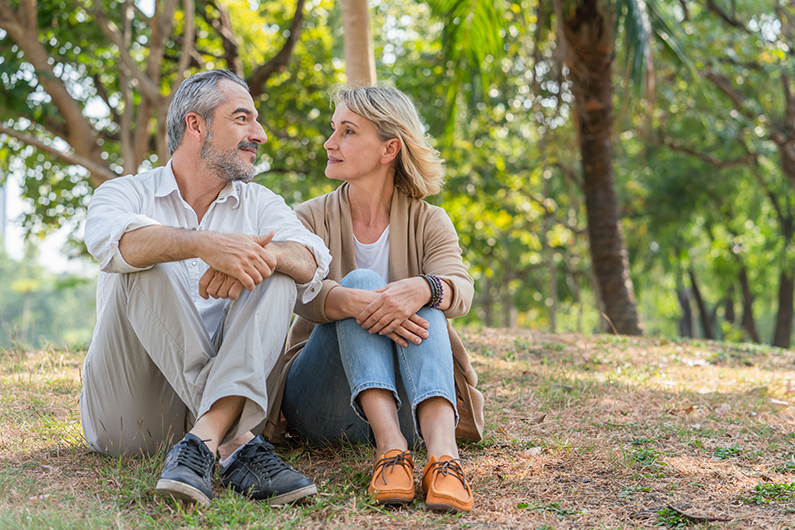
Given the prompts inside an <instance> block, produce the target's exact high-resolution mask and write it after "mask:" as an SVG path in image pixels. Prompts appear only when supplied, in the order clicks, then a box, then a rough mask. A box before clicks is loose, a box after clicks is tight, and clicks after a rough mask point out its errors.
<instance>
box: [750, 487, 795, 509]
mask: <svg viewBox="0 0 795 530" xmlns="http://www.w3.org/2000/svg"><path fill="white" fill-rule="evenodd" d="M740 500H741V501H742V502H746V503H748V504H767V503H771V502H778V501H787V502H789V501H795V482H793V483H792V484H787V483H782V484H775V483H770V482H761V483H759V484H757V485H756V486H754V491H753V493H751V494H750V495H748V496H745V495H741V496H740Z"/></svg>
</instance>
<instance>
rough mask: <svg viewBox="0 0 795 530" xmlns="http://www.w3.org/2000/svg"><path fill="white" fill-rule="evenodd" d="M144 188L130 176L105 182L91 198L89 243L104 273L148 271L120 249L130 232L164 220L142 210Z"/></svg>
mask: <svg viewBox="0 0 795 530" xmlns="http://www.w3.org/2000/svg"><path fill="white" fill-rule="evenodd" d="M141 191H142V190H140V189H139V186H137V185H136V182H135V181H134V180H133V179H132V178H130V177H121V178H119V179H116V180H111V181H108V182H105V183H104V184H102V186H100V187H99V188H98V189H97V190H96V191H95V192H94V195H93V196H92V197H91V202H90V203H89V205H88V218H87V219H86V228H85V242H86V246H87V247H88V251H89V252H90V253H91V255H92V256H94V257H95V258H96V259H97V260H98V261H99V262H100V265H99V268H100V270H101V271H102V272H115V273H129V272H137V271H142V270H146V269H147V268H151V267H145V268H138V267H133V266H132V265H130V264H129V263H127V262H126V261H125V260H124V257H123V256H122V255H121V252H120V251H119V240H120V239H121V238H122V236H123V235H124V234H126V233H127V232H131V231H133V230H137V229H139V228H143V227H145V226H152V225H159V224H161V223H159V222H157V221H156V220H154V219H152V218H151V217H147V216H146V215H144V214H143V213H142V209H143V195H142V193H141Z"/></svg>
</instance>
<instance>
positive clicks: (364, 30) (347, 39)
mask: <svg viewBox="0 0 795 530" xmlns="http://www.w3.org/2000/svg"><path fill="white" fill-rule="evenodd" d="M340 7H341V8H342V24H343V31H344V37H343V41H344V42H343V46H344V49H345V73H346V74H347V76H348V83H349V84H352V85H374V84H375V79H376V77H375V55H374V53H373V37H372V33H371V32H370V17H369V16H368V13H367V0H341V2H340Z"/></svg>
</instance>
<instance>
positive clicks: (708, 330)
mask: <svg viewBox="0 0 795 530" xmlns="http://www.w3.org/2000/svg"><path fill="white" fill-rule="evenodd" d="M689 274H690V284H691V285H692V286H693V298H695V299H696V305H697V306H698V319H699V321H700V322H701V327H702V328H703V329H704V337H705V338H707V339H714V338H715V333H714V331H713V330H712V318H710V314H709V311H707V304H706V303H705V302H704V298H703V297H702V296H701V290H700V289H699V288H698V283H697V282H696V275H695V273H694V272H693V269H690V271H689Z"/></svg>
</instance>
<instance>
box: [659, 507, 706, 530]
mask: <svg viewBox="0 0 795 530" xmlns="http://www.w3.org/2000/svg"><path fill="white" fill-rule="evenodd" d="M694 524H697V523H696V522H695V521H693V520H692V519H690V518H689V517H686V516H684V515H682V514H681V513H678V512H676V511H674V510H671V509H670V508H664V509H662V510H660V511H659V512H657V521H655V522H654V524H653V526H664V527H665V528H687V527H689V526H692V525H694Z"/></svg>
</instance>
